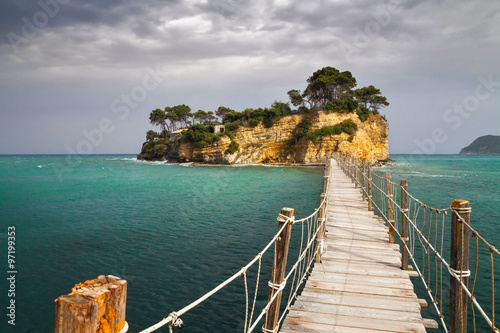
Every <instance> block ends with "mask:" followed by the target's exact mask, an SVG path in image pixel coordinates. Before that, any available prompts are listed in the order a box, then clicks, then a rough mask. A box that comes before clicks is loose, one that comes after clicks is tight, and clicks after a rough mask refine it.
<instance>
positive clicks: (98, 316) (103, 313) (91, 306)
mask: <svg viewBox="0 0 500 333" xmlns="http://www.w3.org/2000/svg"><path fill="white" fill-rule="evenodd" d="M126 303H127V281H125V280H122V279H120V278H119V277H116V276H112V275H108V276H104V275H101V276H99V277H98V278H97V279H93V280H88V281H85V282H84V283H79V284H77V285H76V286H75V287H73V289H72V292H71V293H70V294H68V295H63V296H61V297H59V298H58V299H56V323H55V332H56V333H65V332H75V333H91V332H97V331H99V332H109V333H125V332H127V330H128V324H127V322H126V321H125V308H126Z"/></svg>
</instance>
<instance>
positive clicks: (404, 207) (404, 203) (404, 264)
mask: <svg viewBox="0 0 500 333" xmlns="http://www.w3.org/2000/svg"><path fill="white" fill-rule="evenodd" d="M407 190H408V181H407V180H406V179H403V180H401V268H402V269H403V270H408V250H407V248H406V246H407V245H408V218H407V214H408V193H407V192H406V191H407Z"/></svg>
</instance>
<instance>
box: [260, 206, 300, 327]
mask: <svg viewBox="0 0 500 333" xmlns="http://www.w3.org/2000/svg"><path fill="white" fill-rule="evenodd" d="M293 213H294V209H293V208H286V207H285V208H282V209H281V213H280V215H279V216H278V231H279V230H280V229H281V228H283V226H284V225H285V223H287V221H288V219H287V218H291V217H293ZM291 233H292V223H290V222H288V224H287V226H286V227H285V228H284V229H283V231H282V232H281V235H279V236H278V238H277V239H276V241H275V242H274V249H275V251H274V260H273V271H272V273H271V280H270V281H269V294H268V296H267V301H268V302H270V301H271V299H272V298H273V297H274V295H275V294H276V293H277V294H278V296H276V298H275V300H274V301H273V302H272V303H271V305H270V307H269V310H268V311H267V314H266V321H265V323H264V327H263V332H275V330H276V326H277V325H278V318H279V312H280V303H281V295H282V291H279V290H278V289H279V288H280V286H281V284H282V283H283V279H284V277H285V268H286V260H287V257H288V245H289V244H290V234H291Z"/></svg>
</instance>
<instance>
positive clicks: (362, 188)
mask: <svg viewBox="0 0 500 333" xmlns="http://www.w3.org/2000/svg"><path fill="white" fill-rule="evenodd" d="M365 176H366V158H363V174H362V179H363V182H362V183H361V184H362V185H361V194H362V195H363V199H366V197H365V189H366V185H367V184H366V178H365Z"/></svg>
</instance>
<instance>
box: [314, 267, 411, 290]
mask: <svg viewBox="0 0 500 333" xmlns="http://www.w3.org/2000/svg"><path fill="white" fill-rule="evenodd" d="M309 281H320V282H336V283H340V282H346V281H349V283H350V284H357V285H365V286H366V285H370V286H375V285H376V286H381V287H387V288H401V287H404V288H405V289H406V288H411V289H413V284H412V283H411V281H410V280H408V279H407V278H406V279H405V278H394V277H378V276H366V275H357V274H347V273H326V272H320V271H318V270H315V271H314V272H312V274H311V276H310V277H309Z"/></svg>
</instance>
